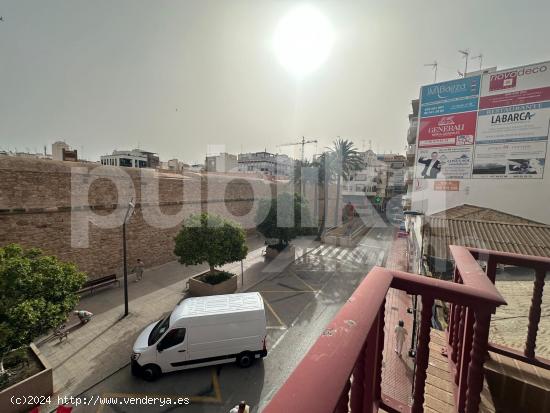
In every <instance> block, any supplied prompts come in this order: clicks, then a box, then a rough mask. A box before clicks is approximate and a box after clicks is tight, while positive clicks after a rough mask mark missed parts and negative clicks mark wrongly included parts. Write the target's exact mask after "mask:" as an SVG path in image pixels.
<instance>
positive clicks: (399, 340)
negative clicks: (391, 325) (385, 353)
mask: <svg viewBox="0 0 550 413" xmlns="http://www.w3.org/2000/svg"><path fill="white" fill-rule="evenodd" d="M407 334H408V332H407V329H406V328H405V323H404V322H403V320H399V323H398V324H397V325H396V326H395V352H396V353H397V355H398V356H399V357H401V353H402V352H403V343H405V336H406V335H407Z"/></svg>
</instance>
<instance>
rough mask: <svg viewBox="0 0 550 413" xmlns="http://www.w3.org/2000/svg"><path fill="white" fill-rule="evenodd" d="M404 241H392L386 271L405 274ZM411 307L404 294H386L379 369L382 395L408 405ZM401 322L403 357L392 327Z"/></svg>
mask: <svg viewBox="0 0 550 413" xmlns="http://www.w3.org/2000/svg"><path fill="white" fill-rule="evenodd" d="M407 262H408V254H407V239H406V238H395V239H394V241H393V244H392V246H391V248H390V252H389V255H388V260H387V262H386V268H388V269H392V270H400V271H407V266H408V265H407ZM411 306H412V301H411V297H410V296H409V295H407V294H406V293H405V292H404V291H401V290H396V289H394V288H390V290H389V291H388V294H387V295H386V310H385V318H384V324H385V326H384V336H385V340H384V356H383V366H384V368H383V369H382V392H383V393H384V394H385V395H387V396H389V397H391V398H393V399H395V400H396V401H398V402H400V403H403V404H405V405H409V406H410V405H411V390H412V382H413V367H414V363H413V359H411V358H410V357H409V355H408V352H409V348H410V347H411V334H412V314H408V313H407V308H408V307H411ZM399 320H403V321H404V323H405V328H406V329H407V332H408V335H407V336H406V338H405V344H404V345H403V353H402V356H401V357H399V356H398V355H397V354H396V353H395V351H394V349H395V333H394V328H395V326H396V325H397V323H398V322H399Z"/></svg>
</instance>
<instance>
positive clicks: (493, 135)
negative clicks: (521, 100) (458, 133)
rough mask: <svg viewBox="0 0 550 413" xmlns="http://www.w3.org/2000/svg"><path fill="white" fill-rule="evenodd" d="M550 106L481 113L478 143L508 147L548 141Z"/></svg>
mask: <svg viewBox="0 0 550 413" xmlns="http://www.w3.org/2000/svg"><path fill="white" fill-rule="evenodd" d="M549 121H550V102H539V103H528V104H525V105H513V106H506V107H502V108H493V109H484V110H480V111H479V114H478V121H477V137H476V142H477V143H483V144H488V143H504V142H521V141H539V140H544V141H545V140H547V139H548V128H549V123H550V122H549Z"/></svg>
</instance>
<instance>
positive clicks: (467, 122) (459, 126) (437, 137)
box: [418, 112, 477, 148]
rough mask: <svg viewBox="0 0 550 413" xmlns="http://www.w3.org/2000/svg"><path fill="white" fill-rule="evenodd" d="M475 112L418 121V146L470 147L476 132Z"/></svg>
mask: <svg viewBox="0 0 550 413" xmlns="http://www.w3.org/2000/svg"><path fill="white" fill-rule="evenodd" d="M476 120H477V112H465V113H456V114H454V115H444V116H434V117H430V118H422V119H420V124H419V126H418V146H419V147H421V148H429V147H436V146H460V145H472V144H473V143H474V136H475V131H476Z"/></svg>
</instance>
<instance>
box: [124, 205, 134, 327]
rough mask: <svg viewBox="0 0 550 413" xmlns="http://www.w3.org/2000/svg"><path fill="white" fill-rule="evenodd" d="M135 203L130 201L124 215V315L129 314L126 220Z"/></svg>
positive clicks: (132, 211)
mask: <svg viewBox="0 0 550 413" xmlns="http://www.w3.org/2000/svg"><path fill="white" fill-rule="evenodd" d="M134 208H135V205H134V203H133V199H132V200H130V202H128V209H127V210H126V215H125V216H124V221H123V222H122V255H123V259H122V262H123V266H124V317H126V316H127V315H128V262H127V259H126V222H127V221H128V219H129V218H130V217H131V216H132V215H133V214H134Z"/></svg>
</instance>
